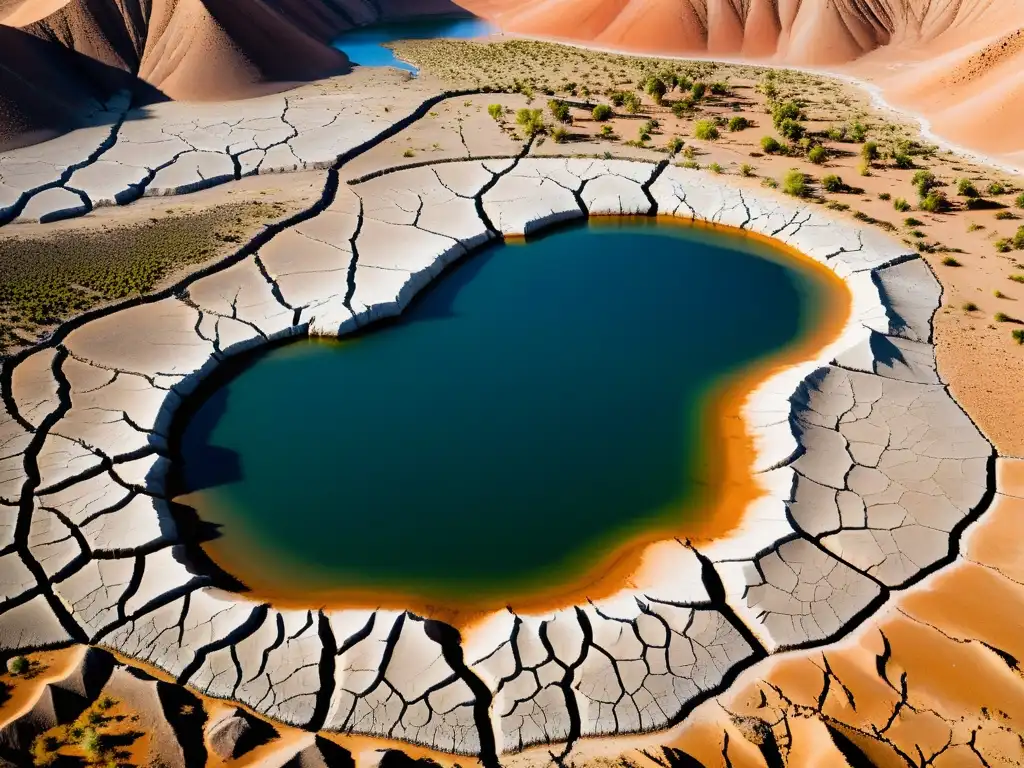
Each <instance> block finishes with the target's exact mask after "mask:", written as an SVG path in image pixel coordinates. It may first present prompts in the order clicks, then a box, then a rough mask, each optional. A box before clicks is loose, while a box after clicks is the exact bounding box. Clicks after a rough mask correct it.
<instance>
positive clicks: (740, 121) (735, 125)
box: [729, 115, 750, 132]
mask: <svg viewBox="0 0 1024 768" xmlns="http://www.w3.org/2000/svg"><path fill="white" fill-rule="evenodd" d="M749 127H750V121H749V120H747V118H745V117H743V116H742V115H736V117H734V118H732V119H731V120H729V130H730V131H733V132H736V131H743V130H746V129H747V128H749Z"/></svg>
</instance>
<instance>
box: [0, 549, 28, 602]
mask: <svg viewBox="0 0 1024 768" xmlns="http://www.w3.org/2000/svg"><path fill="white" fill-rule="evenodd" d="M36 586H37V585H36V577H35V576H34V575H33V574H32V571H30V570H29V569H28V566H27V565H25V561H24V560H22V559H21V555H19V554H18V553H17V552H9V553H7V554H6V555H3V556H0V610H2V609H3V608H4V607H5V606H6V605H7V604H8V603H9V602H11V601H12V600H15V599H17V598H19V597H21V596H22V595H25V594H27V593H28V592H31V591H32V590H33V589H34V588H35V587H36Z"/></svg>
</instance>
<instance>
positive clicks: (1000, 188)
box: [987, 181, 1007, 195]
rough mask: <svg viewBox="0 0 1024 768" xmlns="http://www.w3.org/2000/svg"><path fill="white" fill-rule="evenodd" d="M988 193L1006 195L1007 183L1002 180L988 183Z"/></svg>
mask: <svg viewBox="0 0 1024 768" xmlns="http://www.w3.org/2000/svg"><path fill="white" fill-rule="evenodd" d="M987 191H988V193H989V194H990V195H1005V194H1006V192H1007V189H1006V185H1005V184H1003V183H1002V182H1001V181H993V182H992V183H991V184H989V185H988V190H987Z"/></svg>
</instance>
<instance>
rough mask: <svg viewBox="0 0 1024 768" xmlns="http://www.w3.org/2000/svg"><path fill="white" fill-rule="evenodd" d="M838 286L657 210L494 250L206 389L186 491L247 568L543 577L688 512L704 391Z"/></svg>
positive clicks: (448, 591) (475, 584)
mask: <svg viewBox="0 0 1024 768" xmlns="http://www.w3.org/2000/svg"><path fill="white" fill-rule="evenodd" d="M828 279H832V278H828V277H827V276H822V274H821V272H820V271H819V270H812V269H810V268H808V267H807V265H805V264H803V263H801V262H799V261H798V260H796V259H794V258H792V257H789V256H786V255H784V254H781V253H779V252H777V251H775V250H774V249H772V248H771V247H769V246H767V245H765V244H762V243H759V242H757V241H754V240H751V239H748V238H743V237H740V236H736V235H730V234H726V233H723V232H720V231H710V230H702V229H696V228H692V227H688V226H683V225H676V224H668V223H661V222H658V221H656V220H653V219H650V220H648V219H621V220H616V219H612V220H608V221H602V222H600V223H597V222H595V223H590V224H585V225H578V226H574V227H571V228H567V229H561V230H557V231H554V232H552V233H549V234H547V235H543V236H541V237H538V238H536V239H531V240H530V241H528V242H527V243H525V244H523V243H518V244H497V245H493V246H489V247H487V248H485V249H483V250H481V251H479V252H477V253H476V254H474V255H472V256H470V257H469V258H467V259H465V260H464V261H463V262H461V263H460V264H459V265H457V266H456V267H454V268H452V269H451V270H450V271H448V272H447V273H446V274H445V275H444V276H442V278H441V279H440V280H439V281H438V282H436V283H435V284H434V285H433V286H431V287H429V288H428V289H427V290H425V291H424V292H423V293H422V294H421V295H420V296H419V297H418V298H417V299H416V300H415V301H414V302H413V304H412V305H411V306H410V307H409V308H408V309H407V310H406V314H405V315H403V316H402V317H401V318H400V319H399V320H397V321H394V322H391V323H388V324H385V325H381V326H379V327H377V328H375V329H371V330H369V331H367V332H366V333H364V334H362V335H360V336H358V337H355V338H353V339H351V340H348V341H345V340H340V341H339V340H301V341H295V342H291V343H289V344H287V345H285V346H280V347H277V348H274V349H272V350H270V351H268V352H265V353H262V354H260V355H258V356H257V357H256V358H255V359H251V360H250V361H249V362H248V364H247V365H246V366H245V367H244V369H243V370H241V371H236V372H235V374H234V375H233V377H232V378H229V379H227V380H225V381H221V382H218V384H217V387H216V388H215V389H213V391H212V393H211V394H210V395H209V397H208V399H206V400H205V401H203V402H202V404H201V405H200V406H199V407H198V409H197V410H196V411H195V412H194V413H193V414H192V415H191V416H190V417H189V420H188V421H187V423H186V426H185V429H184V432H183V434H182V440H181V444H180V452H181V454H182V459H183V474H184V482H185V486H186V487H185V489H184V490H185V491H186V492H192V493H191V495H190V496H189V503H190V504H191V505H192V506H194V507H196V509H197V510H198V511H199V513H200V515H201V517H203V518H204V519H207V520H211V521H214V522H216V523H219V524H222V526H223V527H222V528H221V533H222V534H223V536H222V537H221V538H220V539H219V540H218V542H217V543H216V545H215V550H216V552H218V553H220V554H219V555H215V559H217V560H218V561H219V562H221V564H222V565H224V566H225V568H226V569H227V570H230V571H232V572H233V573H235V575H238V576H239V577H241V578H242V579H243V581H244V580H245V576H246V573H248V574H250V575H256V576H258V579H259V581H261V582H263V583H268V582H274V583H280V584H281V585H282V590H283V591H290V592H291V593H292V594H295V593H296V592H297V593H298V594H302V589H303V588H307V587H308V588H309V589H311V590H314V589H333V588H342V587H351V588H353V589H371V590H376V589H381V590H398V591H400V592H401V593H402V594H413V595H417V596H422V597H425V598H431V599H433V598H436V599H438V600H442V599H446V598H449V597H451V596H463V597H465V596H474V597H475V596H488V595H490V596H494V595H503V594H505V593H512V592H514V593H516V594H519V593H523V592H528V591H529V590H531V589H534V588H537V589H540V588H543V586H544V585H550V584H551V583H552V581H553V580H557V579H559V578H560V575H564V574H566V573H570V572H573V571H574V570H575V569H579V568H587V567H593V566H594V563H595V562H597V561H598V560H600V558H601V557H603V556H606V555H607V554H608V552H609V551H610V550H613V549H614V547H615V546H616V542H621V541H623V540H624V539H627V538H629V537H631V536H634V535H635V534H636V533H637V532H638V531H642V530H646V529H651V528H656V529H672V528H673V527H677V526H678V525H679V522H680V519H681V518H685V516H687V515H698V514H700V512H701V508H702V506H703V507H706V505H707V504H708V503H709V500H710V499H711V498H712V497H713V495H714V492H715V488H714V487H713V486H714V483H713V482H712V480H711V478H712V477H713V476H714V472H713V471H712V470H713V468H714V466H715V460H716V457H717V455H718V453H719V451H718V447H719V446H717V444H716V442H715V437H714V430H711V429H709V428H708V422H709V419H710V418H711V416H712V415H713V414H707V413H706V412H705V411H706V406H707V400H708V396H709V395H710V394H712V393H714V392H715V391H716V388H720V387H721V385H722V382H723V379H724V377H727V376H728V375H730V374H735V373H738V372H742V371H744V370H748V369H749V367H750V366H752V365H755V364H757V362H758V361H764V360H765V359H766V358H769V357H772V356H775V355H777V354H778V353H779V352H780V351H781V350H784V349H786V348H787V346H788V345H792V344H795V343H796V342H798V341H799V340H801V339H802V338H804V334H806V333H807V332H808V330H809V329H812V328H814V327H816V326H817V324H818V323H820V322H821V321H822V318H823V317H825V313H826V312H827V311H828V307H827V306H826V304H827V297H828V295H829V294H828V291H827V290H826V288H827V287H828V284H826V283H825V282H824V281H825V280H828ZM832 295H834V294H832Z"/></svg>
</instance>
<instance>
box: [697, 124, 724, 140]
mask: <svg viewBox="0 0 1024 768" xmlns="http://www.w3.org/2000/svg"><path fill="white" fill-rule="evenodd" d="M693 135H694V136H696V137H697V138H698V139H700V140H701V141H715V140H716V139H717V138H718V135H719V134H718V126H717V125H715V122H714V120H698V121H697V122H696V123H695V124H694V126H693Z"/></svg>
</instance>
